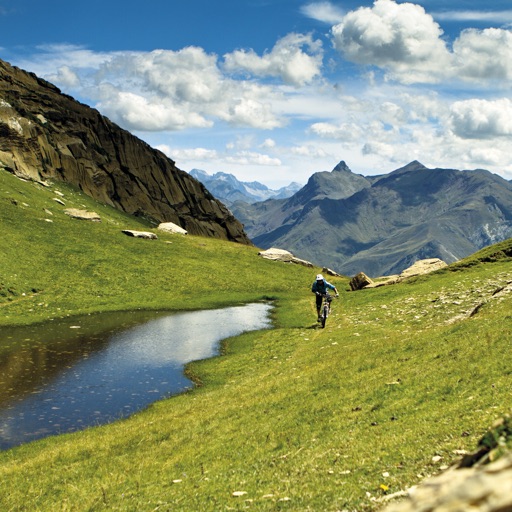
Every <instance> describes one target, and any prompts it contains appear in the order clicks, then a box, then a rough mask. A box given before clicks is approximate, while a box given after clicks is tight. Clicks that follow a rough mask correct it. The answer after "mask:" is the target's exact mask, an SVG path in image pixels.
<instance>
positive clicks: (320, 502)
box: [0, 171, 512, 512]
mask: <svg viewBox="0 0 512 512" xmlns="http://www.w3.org/2000/svg"><path fill="white" fill-rule="evenodd" d="M57 191H59V192H60V193H61V194H63V195H58V194H57V195H56V192H57ZM55 198H59V199H60V200H62V201H63V202H65V203H66V206H63V205H61V204H60V203H58V202H56V201H55V200H54V199H55ZM66 207H73V208H85V209H87V210H90V211H95V212H96V213H98V214H99V215H100V216H101V218H102V221H101V222H99V223H93V222H88V221H80V220H77V219H71V218H70V217H68V216H67V215H65V214H64V213H63V209H64V208H66ZM0 212H1V213H0V222H1V228H2V250H1V252H0V355H1V354H2V353H3V352H8V350H9V345H8V343H6V342H5V341H2V340H1V332H2V326H4V327H5V326H10V325H19V324H27V323H34V322H42V321H47V320H49V319H52V318H53V319H57V318H60V317H65V316H68V315H75V314H83V313H86V314H87V313H91V314H92V313H95V312H99V311H123V310H134V309H147V310H180V309H202V308H213V307H220V306H224V305H232V304H237V303H241V302H249V301H255V300H260V299H263V298H267V299H268V298H272V299H274V300H275V304H276V308H275V311H274V314H273V316H274V326H275V327H274V329H272V330H268V331H261V332H251V333H246V334H243V335H242V336H239V337H236V338H232V339H228V340H225V341H224V342H223V346H222V354H221V355H220V356H219V357H216V358H213V359H209V360H203V361H197V362H194V363H192V364H190V365H189V366H188V367H187V373H188V375H189V376H190V377H191V378H193V379H194V381H195V382H196V383H197V386H196V388H195V389H193V390H192V391H190V392H187V393H185V394H183V395H179V396H175V397H172V398H169V399H167V400H163V401H160V402H157V403H155V404H153V405H152V406H150V407H149V408H148V409H146V410H144V411H142V412H140V413H138V414H136V415H134V416H132V417H130V418H128V419H125V420H122V421H119V422H117V423H114V424H111V425H106V426H102V427H96V428H91V429H88V430H85V431H82V432H78V433H74V434H66V435H62V436H57V437H50V438H46V439H43V440H41V441H37V442H34V443H30V444H27V445H24V446H21V447H17V448H14V449H11V450H7V451H4V452H0V508H1V510H5V511H22V510H23V511H25V510H26V511H31V512H32V511H101V510H105V511H107V510H108V511H110V510H118V511H156V510H159V511H187V512H189V511H220V510H257V511H274V510H289V511H322V512H324V511H333V512H334V511H338V510H339V511H341V510H346V511H355V510H357V511H374V510H379V509H380V508H381V507H382V506H383V502H382V501H381V500H382V499H383V498H385V496H386V495H387V494H392V493H395V492H397V491H400V490H405V489H407V488H408V487H410V486H411V485H414V484H417V483H418V482H420V481H421V480H422V479H423V478H425V477H426V476H429V475H433V474H436V473H437V472H439V471H441V470H442V469H443V467H445V466H448V465H450V464H451V463H452V462H454V461H456V460H458V459H459V458H460V456H461V453H462V452H463V451H473V450H475V448H476V446H477V444H478V441H479V440H480V439H481V437H482V436H483V435H484V433H485V432H486V431H487V430H488V429H489V427H490V426H491V425H492V424H493V422H494V421H495V420H496V419H498V418H500V417H502V416H504V415H505V414H507V413H508V412H509V411H510V408H511V407H510V406H511V404H510V400H511V399H510V386H511V380H512V377H511V374H512V351H511V350H510V348H511V339H512V332H511V331H512V313H511V296H510V295H508V294H507V293H496V291H497V290H499V289H501V288H503V287H505V286H506V285H507V283H509V282H512V266H511V264H512V262H511V259H510V256H509V254H510V250H511V247H512V241H507V242H503V243H502V244H500V245H499V246H496V247H493V248H489V249H486V250H484V251H481V252H480V253H478V254H476V255H474V256H473V257H471V258H468V259H467V260H464V261H463V262H460V263H458V264H457V265H454V266H453V267H450V268H448V269H447V270H444V271H441V272H437V273H435V274H431V275H429V276H426V277H420V278H417V279H414V280H409V281H406V282H403V283H401V284H399V285H394V286H387V287H381V288H376V289H373V290H364V291H361V292H349V291H348V279H347V278H333V279H332V280H331V282H333V283H335V284H336V286H337V287H338V289H339V290H340V292H341V295H340V300H338V301H336V302H334V303H333V314H332V315H331V317H330V318H329V319H328V322H327V325H326V328H325V329H319V328H318V327H317V324H316V321H315V320H316V318H315V316H316V315H315V308H314V296H313V295H312V294H311V293H310V291H309V290H310V286H311V282H312V281H313V279H314V276H315V274H316V273H317V272H318V271H319V269H308V268H305V267H299V266H294V265H289V264H284V263H278V262H271V261H267V260H263V259H262V258H259V257H258V256H257V253H258V249H257V248H255V247H245V246H241V245H238V244H233V243H229V242H223V241H219V240H213V239H205V238H200V237H193V236H186V237H183V236H179V235H166V234H160V233H158V236H159V239H158V240H140V239H134V238H130V237H128V236H126V235H124V234H122V233H121V230H122V229H137V230H153V228H152V227H151V226H150V225H148V224H147V223H145V222H144V221H143V220H142V219H135V218H132V217H129V216H126V215H124V214H122V213H121V212H118V211H116V210H114V209H112V208H110V207H107V206H103V205H99V204H98V203H95V202H93V201H92V200H91V199H89V198H88V197H86V196H84V195H83V194H81V193H79V192H78V191H76V190H73V189H71V188H68V187H65V186H64V185H61V184H58V185H57V184H56V185H52V186H50V187H43V186H41V185H37V184H33V183H27V182H23V181H20V180H18V179H17V178H15V177H14V176H12V175H10V174H8V173H7V172H4V171H0ZM49 220H51V221H52V222H48V221H49ZM155 232H156V231H155ZM505 291H506V290H505ZM477 306H478V307H477ZM475 309H476V313H475V314H474V315H473V316H471V317H468V316H467V312H468V311H472V310H475Z"/></svg>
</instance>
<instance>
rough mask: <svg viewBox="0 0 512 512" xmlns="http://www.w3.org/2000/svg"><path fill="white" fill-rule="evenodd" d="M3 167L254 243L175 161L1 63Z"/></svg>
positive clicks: (132, 210)
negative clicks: (73, 186)
mask: <svg viewBox="0 0 512 512" xmlns="http://www.w3.org/2000/svg"><path fill="white" fill-rule="evenodd" d="M0 169H6V170H8V171H10V172H12V173H14V174H16V175H17V176H20V177H23V178H27V179H31V180H35V181H39V182H45V181H47V180H57V181H64V182H66V183H70V184H72V185H75V186H76V187H78V188H80V189H81V190H83V191H84V192H85V193H86V194H88V195H89V196H91V197H93V198H94V199H96V200H98V201H101V202H102V203H104V204H107V205H111V206H114V207H115V208H118V209H120V210H122V211H124V212H127V213H129V214H134V215H138V216H143V217H146V218H148V219H150V220H151V221H152V222H153V223H160V222H174V223H175V224H178V225H180V226H181V227H183V228H185V229H186V230H187V231H189V232H190V233H193V234H198V235H203V236H211V237H216V238H221V239H227V240H233V241H237V242H241V243H245V244H248V243H250V241H249V239H248V238H247V236H246V234H245V232H244V230H243V226H242V225H241V224H240V223H239V222H238V221H237V220H236V219H235V218H234V217H233V215H232V214H231V213H230V212H229V210H228V209H227V208H226V207H225V206H224V205H223V204H222V203H221V202H219V201H217V200H216V199H215V198H214V197H213V196H212V195H211V194H210V193H209V192H208V190H207V189H206V188H205V187H204V186H203V185H202V184H201V183H199V182H198V181H197V180H195V179H193V178H192V177H190V175H189V174H188V173H186V172H184V171H181V170H179V169H178V168H177V167H176V166H175V164H174V162H173V161H172V160H170V159H169V158H167V157H166V156H165V155H164V154H163V153H161V152H160V151H157V150H155V149H153V148H151V147H150V146H148V145H147V144H145V143H144V142H143V141H141V140H140V139H138V138H137V137H135V136H133V135H131V134H130V133H129V132H127V131H125V130H122V129H121V128H120V127H118V126H117V125H115V124H114V123H112V122H110V120H109V119H107V118H106V117H104V116H102V115H100V113H99V112H98V111H96V110H94V109H92V108H89V107H87V106H86V105H83V104H81V103H79V102H77V101H75V100H74V99H73V98H71V97H69V96H67V95H64V94H62V93H61V92H60V90H59V89H58V88H57V87H55V86H54V85H52V84H50V83H48V82H46V81H44V80H42V79H40V78H38V77H37V76H35V75H34V74H31V73H26V72H25V71H22V70H20V69H18V68H15V67H12V66H10V65H9V64H8V63H6V62H3V61H1V60H0Z"/></svg>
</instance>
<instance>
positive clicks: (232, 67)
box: [224, 33, 322, 87]
mask: <svg viewBox="0 0 512 512" xmlns="http://www.w3.org/2000/svg"><path fill="white" fill-rule="evenodd" d="M304 48H305V49H306V51H305V50H304ZM321 66H322V43H321V42H320V41H318V40H313V38H312V37H311V36H310V35H304V34H294V33H293V34H288V35H287V36H285V37H283V38H282V39H279V41H277V43H276V44H275V45H274V47H273V48H272V50H271V51H270V52H267V53H265V54H263V55H262V56H261V57H260V56H259V55H258V54H257V53H256V52H255V51H254V50H236V51H234V52H232V53H228V54H226V55H224V68H225V69H226V71H228V72H232V73H237V72H247V73H250V74H252V75H254V76H260V77H264V76H271V77H279V78H280V79H281V80H283V82H285V83H286V84H289V85H293V86H296V87H299V86H302V85H305V84H307V83H309V82H311V81H312V80H313V79H314V78H315V77H316V76H318V75H320V71H321Z"/></svg>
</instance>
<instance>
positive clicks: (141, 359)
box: [0, 304, 271, 449]
mask: <svg viewBox="0 0 512 512" xmlns="http://www.w3.org/2000/svg"><path fill="white" fill-rule="evenodd" d="M270 307H271V306H270V305H268V304H249V305H246V306H239V307H232V308H226V309H220V310H208V311H198V312H187V313H179V314H172V315H169V314H167V315H165V316H161V317H160V318H156V319H155V318H153V319H152V320H150V321H147V313H145V314H143V315H146V317H145V318H144V317H143V318H137V317H134V315H133V314H130V315H131V316H130V317H122V318H118V320H120V322H119V323H118V326H116V327H114V325H109V326H108V328H107V329H106V330H105V325H104V322H103V320H102V319H101V317H105V315H98V316H95V317H91V316H88V317H84V318H82V319H79V320H80V321H77V319H76V318H75V319H73V320H71V322H73V323H72V324H70V323H69V322H70V321H68V322H67V323H66V322H63V323H61V324H60V325H57V324H55V325H54V324H52V325H50V326H45V327H46V328H47V329H48V330H47V331H44V332H42V330H41V329H42V328H41V326H39V327H37V328H34V327H31V329H32V332H31V333H27V330H26V329H24V330H23V329H9V330H7V329H2V330H0V336H1V340H0V449H6V448H9V447H12V446H15V445H18V444H22V443H24V442H28V441H31V440H34V439H39V438H41V437H45V436H48V435H52V434H58V433H62V432H71V431H74V430H80V429H82V428H84V427H87V426H91V425H98V424H102V423H108V422H110V421H113V420H115V419H118V418H121V417H125V416H128V415H130V414H132V413H134V412H136V411H138V410H140V409H142V408H144V407H146V406H147V405H149V404H150V403H152V402H154V401H156V400H158V399H160V398H162V397H166V396H169V395H171V394H176V393H179V392H181V391H184V390H185V389H187V388H188V387H190V386H191V382H190V381H189V380H188V379H187V378H186V377H185V376H184V375H183V367H184V365H185V364H186V363H188V362H190V361H193V360H197V359H205V358H208V357H212V356H214V355H215V354H216V351H217V349H218V342H219V341H220V340H222V339H225V338H228V337H230V336H235V335H237V334H240V333H241V332H244V331H250V330H257V329H264V328H268V327H270V320H269V311H270ZM117 316H119V314H117ZM109 317H112V315H109V316H108V317H107V318H109ZM129 319H130V320H129ZM130 321H131V326H129V324H128V323H127V322H130ZM140 321H146V323H144V324H143V325H136V326H133V324H134V323H136V322H140ZM110 322H112V321H111V320H110ZM119 324H121V326H122V328H123V329H124V330H121V329H120V328H119ZM127 327H128V328H127ZM38 331H39V332H40V336H39V337H38V336H37V334H38ZM64 332H65V333H66V335H67V337H64V334H63V333H64ZM33 340H37V341H33ZM13 347H14V348H13Z"/></svg>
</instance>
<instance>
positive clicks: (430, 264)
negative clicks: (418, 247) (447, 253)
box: [354, 258, 448, 290]
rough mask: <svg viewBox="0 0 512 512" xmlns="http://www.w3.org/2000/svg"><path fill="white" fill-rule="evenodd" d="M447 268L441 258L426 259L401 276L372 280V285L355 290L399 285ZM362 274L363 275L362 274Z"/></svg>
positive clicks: (406, 270)
mask: <svg viewBox="0 0 512 512" xmlns="http://www.w3.org/2000/svg"><path fill="white" fill-rule="evenodd" d="M446 266H448V265H447V263H445V262H444V261H443V260H440V259H439V258H430V259H426V260H419V261H417V262H416V263H414V265H411V266H410V267H409V268H406V269H405V270H404V271H403V272H402V273H401V274H399V275H393V276H382V277H378V278H376V279H375V280H373V281H372V280H371V279H370V281H371V283H370V284H366V285H364V286H362V287H361V288H355V289H356V290H361V289H362V288H378V287H380V286H387V285H390V284H397V283H400V282H402V281H404V280H405V279H409V278H410V277H415V276H420V275H424V274H429V273H430V272H434V271H435V270H439V269H441V268H444V267H446ZM360 274H362V272H361V273H360ZM360 274H358V275H360ZM363 275H364V274H363ZM356 277H357V276H356ZM354 279H355V278H354ZM368 279H369V278H368Z"/></svg>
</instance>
